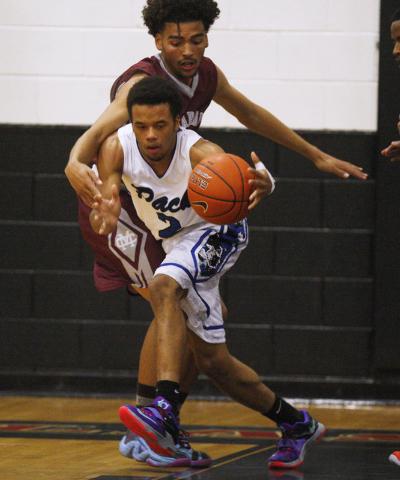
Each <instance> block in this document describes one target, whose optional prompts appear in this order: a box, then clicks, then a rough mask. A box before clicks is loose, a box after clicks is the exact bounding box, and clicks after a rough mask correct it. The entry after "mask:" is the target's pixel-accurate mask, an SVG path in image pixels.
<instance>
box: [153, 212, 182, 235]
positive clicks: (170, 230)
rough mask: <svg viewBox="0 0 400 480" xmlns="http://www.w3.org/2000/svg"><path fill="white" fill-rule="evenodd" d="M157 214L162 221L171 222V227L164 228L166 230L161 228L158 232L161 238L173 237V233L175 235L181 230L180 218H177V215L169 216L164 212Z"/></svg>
mask: <svg viewBox="0 0 400 480" xmlns="http://www.w3.org/2000/svg"><path fill="white" fill-rule="evenodd" d="M157 216H158V218H159V219H160V220H161V221H162V222H164V223H167V222H169V227H167V228H164V230H160V231H159V232H158V234H159V235H160V237H161V238H169V237H172V235H175V233H177V232H179V230H180V229H181V228H182V227H181V224H180V223H179V220H177V219H176V218H175V217H168V216H167V215H164V214H163V213H157Z"/></svg>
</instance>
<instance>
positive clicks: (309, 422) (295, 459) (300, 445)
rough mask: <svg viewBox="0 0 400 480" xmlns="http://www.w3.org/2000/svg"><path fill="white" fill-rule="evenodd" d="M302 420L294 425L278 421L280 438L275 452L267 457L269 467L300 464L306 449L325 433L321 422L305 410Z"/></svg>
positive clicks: (293, 466) (287, 466)
mask: <svg viewBox="0 0 400 480" xmlns="http://www.w3.org/2000/svg"><path fill="white" fill-rule="evenodd" d="M300 411H301V412H303V414H304V422H297V423H295V424H294V425H289V424H288V423H280V424H279V425H278V427H279V428H280V430H281V431H282V438H281V440H280V441H279V443H278V447H277V450H276V452H275V453H274V454H273V455H272V456H271V457H270V458H269V460H268V465H269V467H270V468H295V467H298V466H299V465H301V464H302V463H303V461H304V457H305V456H306V453H307V452H308V450H310V448H311V447H313V446H314V445H315V444H316V443H318V442H319V441H320V440H321V438H322V437H323V436H324V434H325V427H324V426H323V425H322V423H318V422H317V421H316V420H314V419H313V418H312V417H311V416H310V415H309V414H308V412H307V411H306V410H300Z"/></svg>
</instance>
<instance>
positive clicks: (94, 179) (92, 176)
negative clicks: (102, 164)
mask: <svg viewBox="0 0 400 480" xmlns="http://www.w3.org/2000/svg"><path fill="white" fill-rule="evenodd" d="M89 177H90V180H91V181H92V182H93V183H94V184H95V185H103V182H102V181H101V180H100V178H99V177H98V176H97V175H96V174H95V173H94V171H93V170H92V169H90V170H89ZM96 190H97V189H96ZM97 191H98V190H97Z"/></svg>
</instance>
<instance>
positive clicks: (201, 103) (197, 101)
mask: <svg viewBox="0 0 400 480" xmlns="http://www.w3.org/2000/svg"><path fill="white" fill-rule="evenodd" d="M143 72H144V73H147V74H149V75H151V76H154V75H157V76H158V77H162V78H166V79H167V80H171V76H170V75H169V74H168V73H167V72H166V71H165V70H164V68H163V64H162V61H161V57H160V56H153V57H147V58H144V59H143V60H141V61H140V62H138V63H136V64H135V65H132V67H130V68H128V70H126V71H125V72H124V73H123V74H122V75H121V76H119V77H118V78H117V79H116V80H115V82H114V84H113V86H112V88H111V92H110V99H111V101H113V100H114V98H115V96H116V94H117V92H118V90H119V88H120V87H121V86H122V85H123V84H124V83H126V82H127V81H128V80H129V79H130V78H131V77H133V75H136V74H138V73H143ZM171 81H174V83H175V84H176V85H177V86H178V87H179V90H180V91H181V93H182V97H183V111H182V114H181V115H182V118H181V125H182V127H185V128H190V129H191V130H195V131H197V130H198V129H199V127H200V123H201V120H202V118H203V114H204V112H205V111H206V110H207V108H208V106H209V105H210V103H211V100H212V99H213V97H214V94H215V91H216V89H217V81H218V74H217V68H216V66H215V65H214V63H213V61H212V60H210V59H209V58H207V57H203V59H202V61H201V63H200V66H199V69H198V71H197V75H196V76H195V77H194V78H193V84H192V87H188V86H187V85H184V84H183V83H181V82H179V81H178V80H176V79H174V80H171Z"/></svg>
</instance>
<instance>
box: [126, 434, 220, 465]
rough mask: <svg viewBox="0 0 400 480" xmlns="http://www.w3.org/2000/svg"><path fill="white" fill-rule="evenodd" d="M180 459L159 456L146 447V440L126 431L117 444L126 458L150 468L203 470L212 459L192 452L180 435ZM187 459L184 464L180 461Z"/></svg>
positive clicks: (201, 453) (184, 438)
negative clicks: (184, 467)
mask: <svg viewBox="0 0 400 480" xmlns="http://www.w3.org/2000/svg"><path fill="white" fill-rule="evenodd" d="M176 447H177V449H178V450H179V453H180V454H181V457H180V458H178V459H176V458H171V457H165V456H163V455H159V454H158V453H156V452H153V450H152V449H151V448H150V447H149V446H148V444H147V443H146V440H144V439H143V438H141V437H139V436H138V435H136V433H133V432H131V431H130V430H128V431H127V433H126V435H124V437H123V438H122V440H121V441H120V443H119V451H120V453H121V455H123V456H124V457H126V458H133V459H135V460H136V461H137V462H146V463H147V464H148V465H150V466H152V467H182V466H188V467H192V468H205V467H209V466H210V465H211V464H212V458H211V457H210V456H209V455H207V454H206V453H204V452H197V451H196V450H193V449H192V447H191V446H190V444H189V442H188V441H187V439H186V436H185V435H184V434H183V433H181V434H180V436H179V443H178V444H177V445H176ZM185 458H186V459H187V460H186V462H185V463H184V462H183V461H182V459H185Z"/></svg>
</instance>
